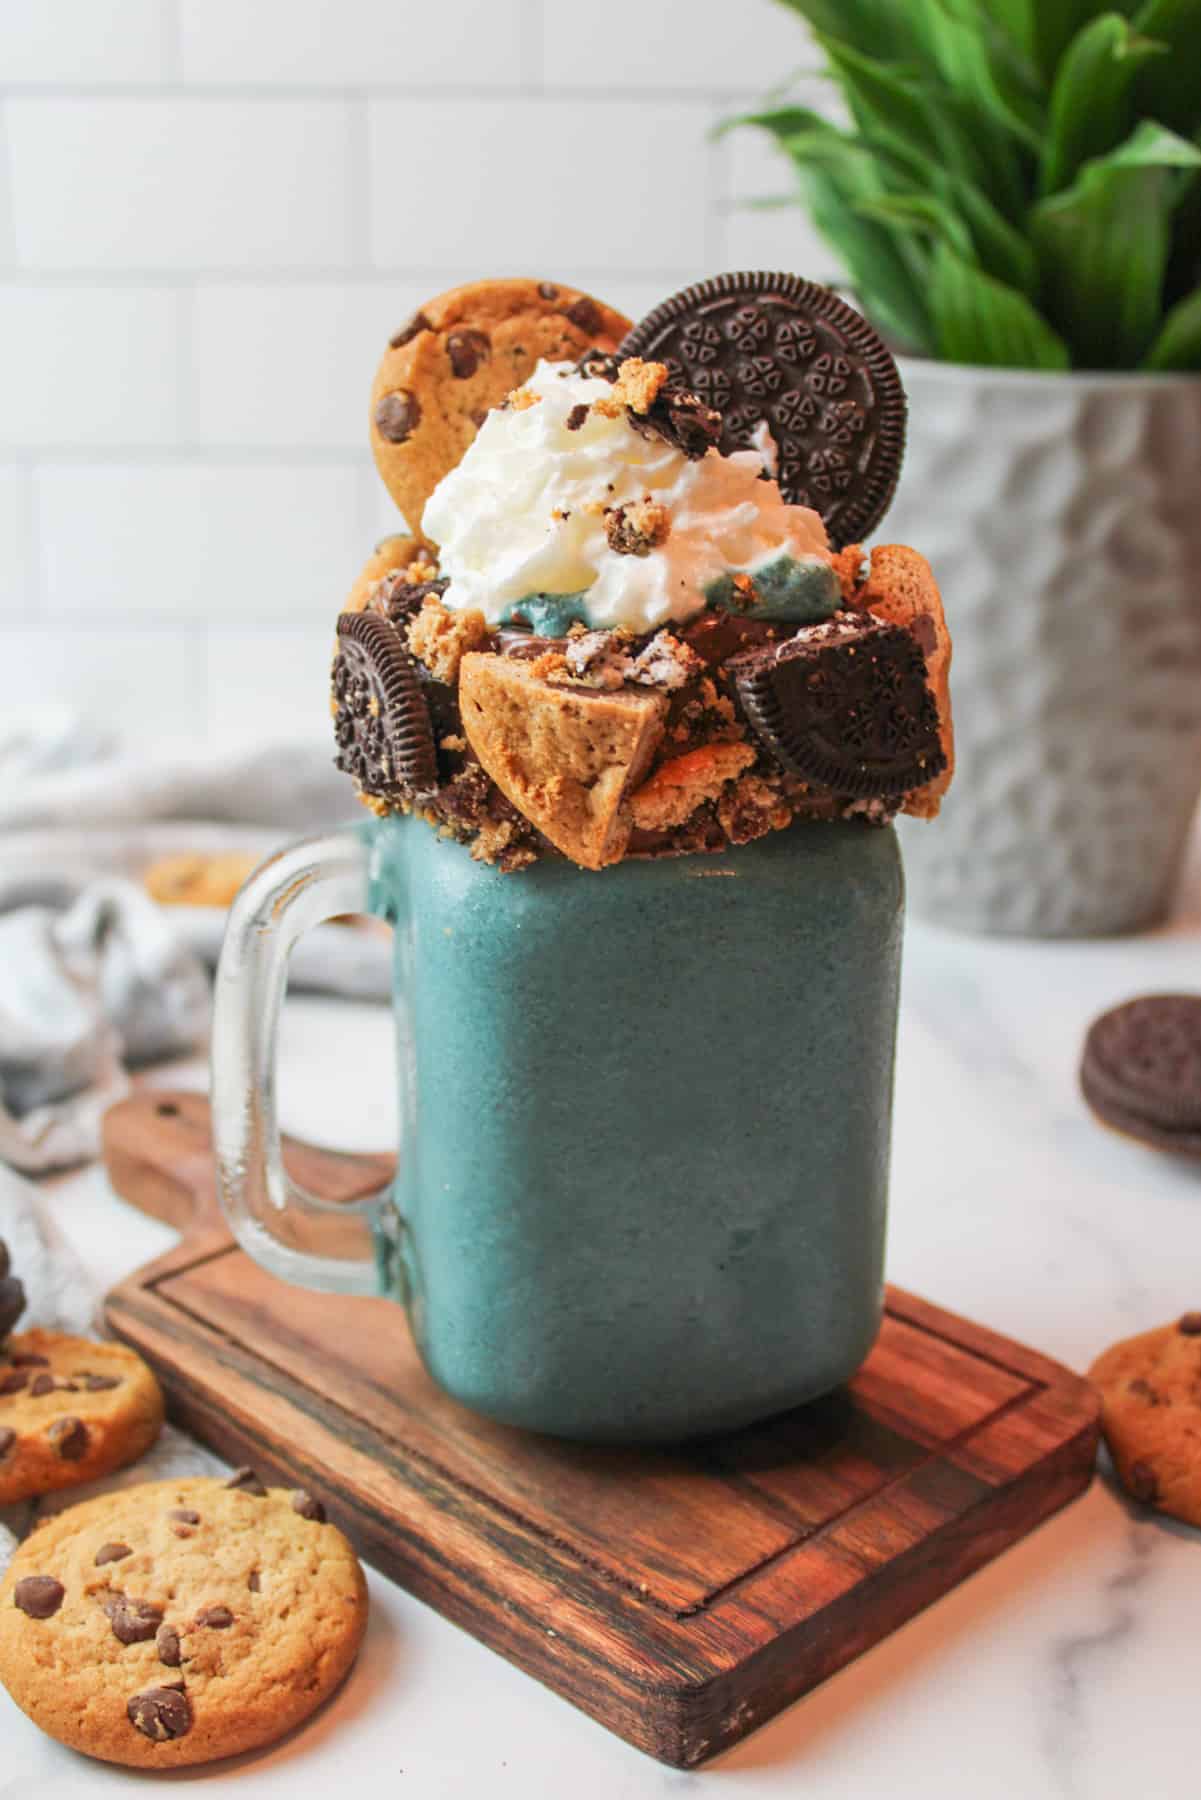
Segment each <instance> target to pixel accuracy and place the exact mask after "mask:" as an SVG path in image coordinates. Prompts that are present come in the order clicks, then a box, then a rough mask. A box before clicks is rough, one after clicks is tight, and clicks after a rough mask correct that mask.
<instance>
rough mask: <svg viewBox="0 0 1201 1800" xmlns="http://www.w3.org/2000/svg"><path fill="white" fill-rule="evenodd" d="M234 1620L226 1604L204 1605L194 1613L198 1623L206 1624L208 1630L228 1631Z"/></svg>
mask: <svg viewBox="0 0 1201 1800" xmlns="http://www.w3.org/2000/svg"><path fill="white" fill-rule="evenodd" d="M233 1622H234V1616H233V1614H232V1613H231V1612H230V1610H229V1608H228V1606H206V1607H205V1608H204V1610H203V1611H202V1612H198V1613H197V1614H196V1623H197V1624H198V1625H207V1626H208V1628H209V1630H210V1631H228V1630H229V1628H230V1626H231V1625H232V1624H233Z"/></svg>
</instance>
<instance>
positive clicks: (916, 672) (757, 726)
mask: <svg viewBox="0 0 1201 1800" xmlns="http://www.w3.org/2000/svg"><path fill="white" fill-rule="evenodd" d="M726 672H727V674H728V675H729V677H730V678H731V680H732V681H733V683H734V688H735V692H736V694H737V696H738V700H739V703H740V704H741V707H742V710H743V713H744V715H745V717H746V719H747V721H748V723H749V724H750V726H751V728H752V729H753V730H754V732H755V734H756V736H757V737H758V738H759V739H760V741H761V742H762V743H763V744H764V745H765V746H766V748H767V749H768V750H769V751H770V752H771V754H772V755H773V756H774V757H775V758H776V759H777V761H779V762H780V763H782V764H783V766H784V767H785V768H786V769H788V770H790V771H791V772H792V773H793V774H794V775H799V776H801V777H802V778H803V779H804V780H806V781H813V782H819V783H821V785H822V786H823V787H828V788H831V789H833V790H834V792H835V793H838V794H845V795H850V796H853V797H855V798H859V799H869V798H882V799H887V798H893V797H896V796H899V795H901V794H905V793H908V792H910V791H911V790H912V789H914V788H918V787H922V786H924V784H925V783H926V782H928V781H933V780H934V778H935V776H936V775H939V774H941V772H942V770H943V767H944V765H945V757H944V754H943V750H942V745H941V742H940V739H939V726H938V708H937V706H936V705H935V702H934V697H933V695H932V694H931V692H930V687H929V683H928V681H927V679H926V664H925V659H924V657H923V656H922V653H921V650H920V648H919V647H918V645H917V644H916V643H915V641H914V639H913V637H912V635H911V634H910V633H909V632H908V631H906V630H904V629H903V627H901V626H898V625H885V624H883V623H882V622H880V621H879V620H876V619H871V618H867V617H865V616H864V615H863V614H861V613H856V614H848V613H842V614H836V615H835V617H834V618H833V619H830V620H829V621H828V622H827V623H825V624H822V625H814V626H809V627H807V628H806V629H805V630H803V631H799V632H798V633H797V634H796V636H795V637H792V638H788V639H786V640H785V641H784V642H783V643H781V644H770V645H764V646H763V647H762V648H760V649H757V650H749V651H744V652H743V653H742V654H741V655H738V656H735V657H732V658H731V660H730V661H729V662H728V663H727V664H726Z"/></svg>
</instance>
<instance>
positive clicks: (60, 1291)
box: [0, 1168, 225, 1574]
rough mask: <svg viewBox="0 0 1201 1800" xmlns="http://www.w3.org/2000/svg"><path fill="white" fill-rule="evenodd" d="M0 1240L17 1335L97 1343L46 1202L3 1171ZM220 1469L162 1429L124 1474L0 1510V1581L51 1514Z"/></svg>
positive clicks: (89, 1305)
mask: <svg viewBox="0 0 1201 1800" xmlns="http://www.w3.org/2000/svg"><path fill="white" fill-rule="evenodd" d="M0 1238H3V1239H4V1241H5V1243H6V1244H7V1245H8V1249H9V1254H10V1255H11V1257H12V1266H13V1273H14V1274H16V1275H19V1276H20V1278H21V1280H22V1282H23V1283H24V1285H25V1295H26V1300H27V1302H28V1304H27V1306H26V1310H25V1313H24V1315H23V1316H22V1318H21V1320H20V1322H19V1324H18V1325H17V1330H18V1331H22V1330H25V1329H26V1328H27V1327H28V1326H31V1325H42V1326H45V1327H46V1329H47V1330H51V1331H69V1332H72V1333H74V1334H76V1335H78V1336H80V1337H95V1336H97V1335H99V1334H98V1331H97V1312H98V1307H97V1301H98V1295H97V1294H96V1291H95V1289H94V1287H93V1285H92V1283H91V1282H90V1281H89V1279H88V1276H87V1274H86V1273H85V1271H84V1269H83V1268H82V1266H81V1265H80V1262H79V1260H78V1258H77V1257H76V1256H75V1255H74V1253H73V1252H72V1251H71V1250H70V1249H69V1248H68V1247H67V1246H66V1245H65V1244H64V1243H63V1242H62V1241H61V1239H60V1237H59V1236H58V1234H57V1232H56V1231H55V1228H54V1224H53V1220H52V1217H51V1215H50V1211H49V1207H48V1205H47V1197H46V1195H45V1194H43V1193H41V1192H39V1190H38V1189H37V1188H35V1187H33V1186H32V1185H31V1184H30V1183H29V1182H26V1181H22V1180H21V1178H20V1177H19V1176H17V1175H14V1174H13V1173H12V1172H11V1171H10V1170H7V1169H4V1168H0ZM224 1468H225V1465H224V1464H223V1463H222V1462H220V1461H219V1459H218V1458H217V1457H215V1456H212V1455H210V1453H209V1452H208V1451H207V1450H204V1449H202V1448H201V1447H200V1445H199V1444H196V1443H194V1442H193V1441H192V1439H191V1438H189V1437H185V1436H184V1434H183V1433H182V1432H180V1431H176V1430H175V1429H174V1427H172V1426H170V1425H168V1426H166V1427H165V1428H164V1430H163V1433H162V1436H161V1437H160V1438H159V1440H158V1442H157V1443H156V1444H155V1445H154V1447H153V1449H151V1450H150V1451H149V1452H148V1453H147V1454H146V1455H145V1456H143V1457H142V1458H141V1459H140V1461H138V1462H136V1463H135V1464H134V1465H133V1466H132V1467H131V1468H128V1469H122V1470H120V1471H118V1473H117V1474H115V1475H108V1476H105V1477H104V1478H103V1479H102V1480H99V1481H91V1482H87V1483H86V1484H85V1485H84V1486H82V1487H77V1488H67V1489H65V1490H63V1491H62V1492H61V1493H58V1494H46V1495H44V1496H43V1497H42V1498H41V1499H38V1500H26V1501H22V1502H21V1503H20V1504H19V1505H16V1506H6V1507H0V1574H3V1572H4V1570H5V1568H6V1567H7V1566H8V1561H9V1558H10V1557H11V1555H12V1553H13V1551H14V1550H15V1549H16V1546H17V1544H18V1543H19V1542H20V1540H21V1539H22V1538H23V1537H25V1536H26V1534H27V1533H28V1532H30V1531H32V1529H33V1527H34V1526H35V1525H36V1524H37V1523H38V1521H39V1520H41V1519H43V1518H47V1517H49V1515H50V1514H51V1513H56V1512H61V1511H62V1510H63V1508H64V1507H66V1506H74V1505H75V1503H76V1502H77V1501H79V1500H89V1499H91V1497H92V1495H93V1494H100V1493H104V1492H106V1491H107V1490H108V1489H110V1488H118V1487H129V1486H131V1485H132V1484H133V1483H134V1482H139V1481H168V1480H170V1479H171V1478H172V1477H173V1476H177V1475H216V1474H220V1473H221V1472H222V1470H223V1469H224Z"/></svg>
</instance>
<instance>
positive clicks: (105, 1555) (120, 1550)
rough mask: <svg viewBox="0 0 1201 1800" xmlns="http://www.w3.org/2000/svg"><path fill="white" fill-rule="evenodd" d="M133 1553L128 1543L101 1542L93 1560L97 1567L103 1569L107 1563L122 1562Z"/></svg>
mask: <svg viewBox="0 0 1201 1800" xmlns="http://www.w3.org/2000/svg"><path fill="white" fill-rule="evenodd" d="M132 1555H133V1551H132V1550H131V1549H130V1547H129V1545H128V1544H101V1546H100V1548H99V1550H97V1552H96V1554H95V1556H94V1557H93V1558H92V1561H93V1563H94V1564H95V1566H96V1568H98V1569H102V1568H103V1567H104V1565H105V1563H113V1562H121V1561H123V1560H124V1558H125V1557H127V1556H132Z"/></svg>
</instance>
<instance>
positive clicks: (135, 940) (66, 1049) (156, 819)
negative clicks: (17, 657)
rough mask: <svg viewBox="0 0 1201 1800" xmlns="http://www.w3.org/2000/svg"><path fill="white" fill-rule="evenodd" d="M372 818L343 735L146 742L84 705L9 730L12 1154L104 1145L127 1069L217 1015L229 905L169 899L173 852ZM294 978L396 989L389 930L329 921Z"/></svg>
mask: <svg viewBox="0 0 1201 1800" xmlns="http://www.w3.org/2000/svg"><path fill="white" fill-rule="evenodd" d="M358 817H361V813H360V810H359V808H358V807H357V805H356V803H355V801H354V798H353V795H352V793H351V791H350V788H349V784H348V783H347V782H346V780H345V777H344V776H341V775H339V774H338V772H337V770H335V769H334V767H333V765H332V761H331V757H330V753H329V750H328V747H327V746H325V745H323V744H321V745H318V744H308V745H305V744H301V745H283V746H273V747H267V748H259V749H254V750H249V751H230V752H226V753H224V754H222V755H220V756H216V757H214V756H207V755H204V754H202V753H199V752H192V753H190V754H188V755H186V756H180V757H176V758H174V759H172V758H171V757H169V756H166V755H165V754H164V753H163V752H162V751H161V750H156V752H155V753H154V754H153V755H131V754H129V753H126V752H123V751H121V750H120V749H119V748H118V747H117V746H115V745H114V743H113V741H112V740H111V737H109V736H107V735H106V734H105V733H103V732H100V731H97V730H96V729H94V728H92V727H90V726H88V725H87V724H86V723H84V722H81V721H79V720H77V719H75V718H74V717H73V716H72V715H71V714H69V713H66V712H62V713H54V714H51V715H50V716H49V717H46V716H39V717H37V718H36V719H34V720H32V721H28V722H22V721H21V720H19V719H18V720H15V721H10V722H9V723H7V724H6V725H5V726H4V727H3V728H2V729H0V1159H3V1160H4V1161H7V1162H9V1163H11V1164H13V1165H14V1166H15V1167H17V1168H20V1169H24V1170H26V1171H28V1172H30V1173H33V1172H40V1171H44V1170H47V1169H54V1168H62V1167H65V1166H67V1165H69V1164H71V1163H75V1162H79V1161H82V1160H85V1159H87V1158H88V1157H92V1156H95V1155H96V1154H97V1151H98V1149H99V1132H100V1120H101V1118H102V1116H103V1114H104V1111H105V1110H106V1108H107V1107H109V1106H111V1105H112V1104H113V1102H114V1101H116V1100H118V1099H120V1098H121V1096H122V1095H123V1094H124V1092H125V1091H126V1089H127V1086H128V1079H127V1074H126V1070H127V1069H128V1068H130V1067H132V1066H135V1065H137V1064H139V1063H144V1062H149V1061H152V1060H154V1059H156V1058H159V1057H164V1056H171V1055H177V1054H183V1053H188V1052H191V1051H193V1050H195V1049H197V1048H198V1047H199V1046H200V1045H201V1044H202V1042H203V1040H204V1037H205V1035H206V1032H207V1029H208V1020H209V993H208V976H207V973H206V971H207V969H210V968H212V967H213V966H214V965H215V963H216V959H217V956H218V953H219V951H220V946H221V939H222V935H223V933H224V928H225V914H224V911H223V910H220V909H217V908H212V907H175V908H170V909H162V908H159V907H158V906H157V905H156V904H155V903H154V902H153V901H152V900H150V899H149V897H148V896H147V894H146V893H145V891H144V890H143V889H142V887H141V886H140V883H139V877H140V875H141V873H142V871H143V870H144V869H145V868H146V867H147V866H148V865H149V864H150V863H151V862H153V861H155V860H156V859H157V858H158V857H160V856H164V855H170V854H173V853H175V852H178V851H202V852H203V851H223V850H247V851H249V852H251V853H252V854H253V855H255V856H259V855H262V856H265V855H266V854H267V853H268V851H269V850H271V849H272V848H274V847H275V846H277V845H278V844H280V843H282V842H284V841H286V840H287V839H288V838H289V837H296V836H301V835H309V834H311V833H314V832H319V831H323V830H327V829H330V828H331V827H335V826H338V825H342V824H346V823H347V822H349V821H351V820H354V819H356V818H358ZM289 977H290V980H291V982H292V985H293V986H294V987H305V988H309V989H313V990H316V991H320V992H326V993H334V994H340V995H344V996H347V997H353V998H356V999H371V1000H386V999H387V997H388V993H389V989H390V947H389V943H388V940H387V936H386V934H384V935H383V937H382V938H381V937H379V936H374V935H372V934H370V933H368V932H365V931H348V930H346V929H344V928H341V927H319V928H318V929H317V930H316V931H315V932H311V933H309V934H308V936H307V937H306V938H304V939H303V940H302V941H301V943H300V944H299V945H298V946H297V948H296V951H295V952H294V954H293V957H292V960H291V963H290V965H289Z"/></svg>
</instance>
